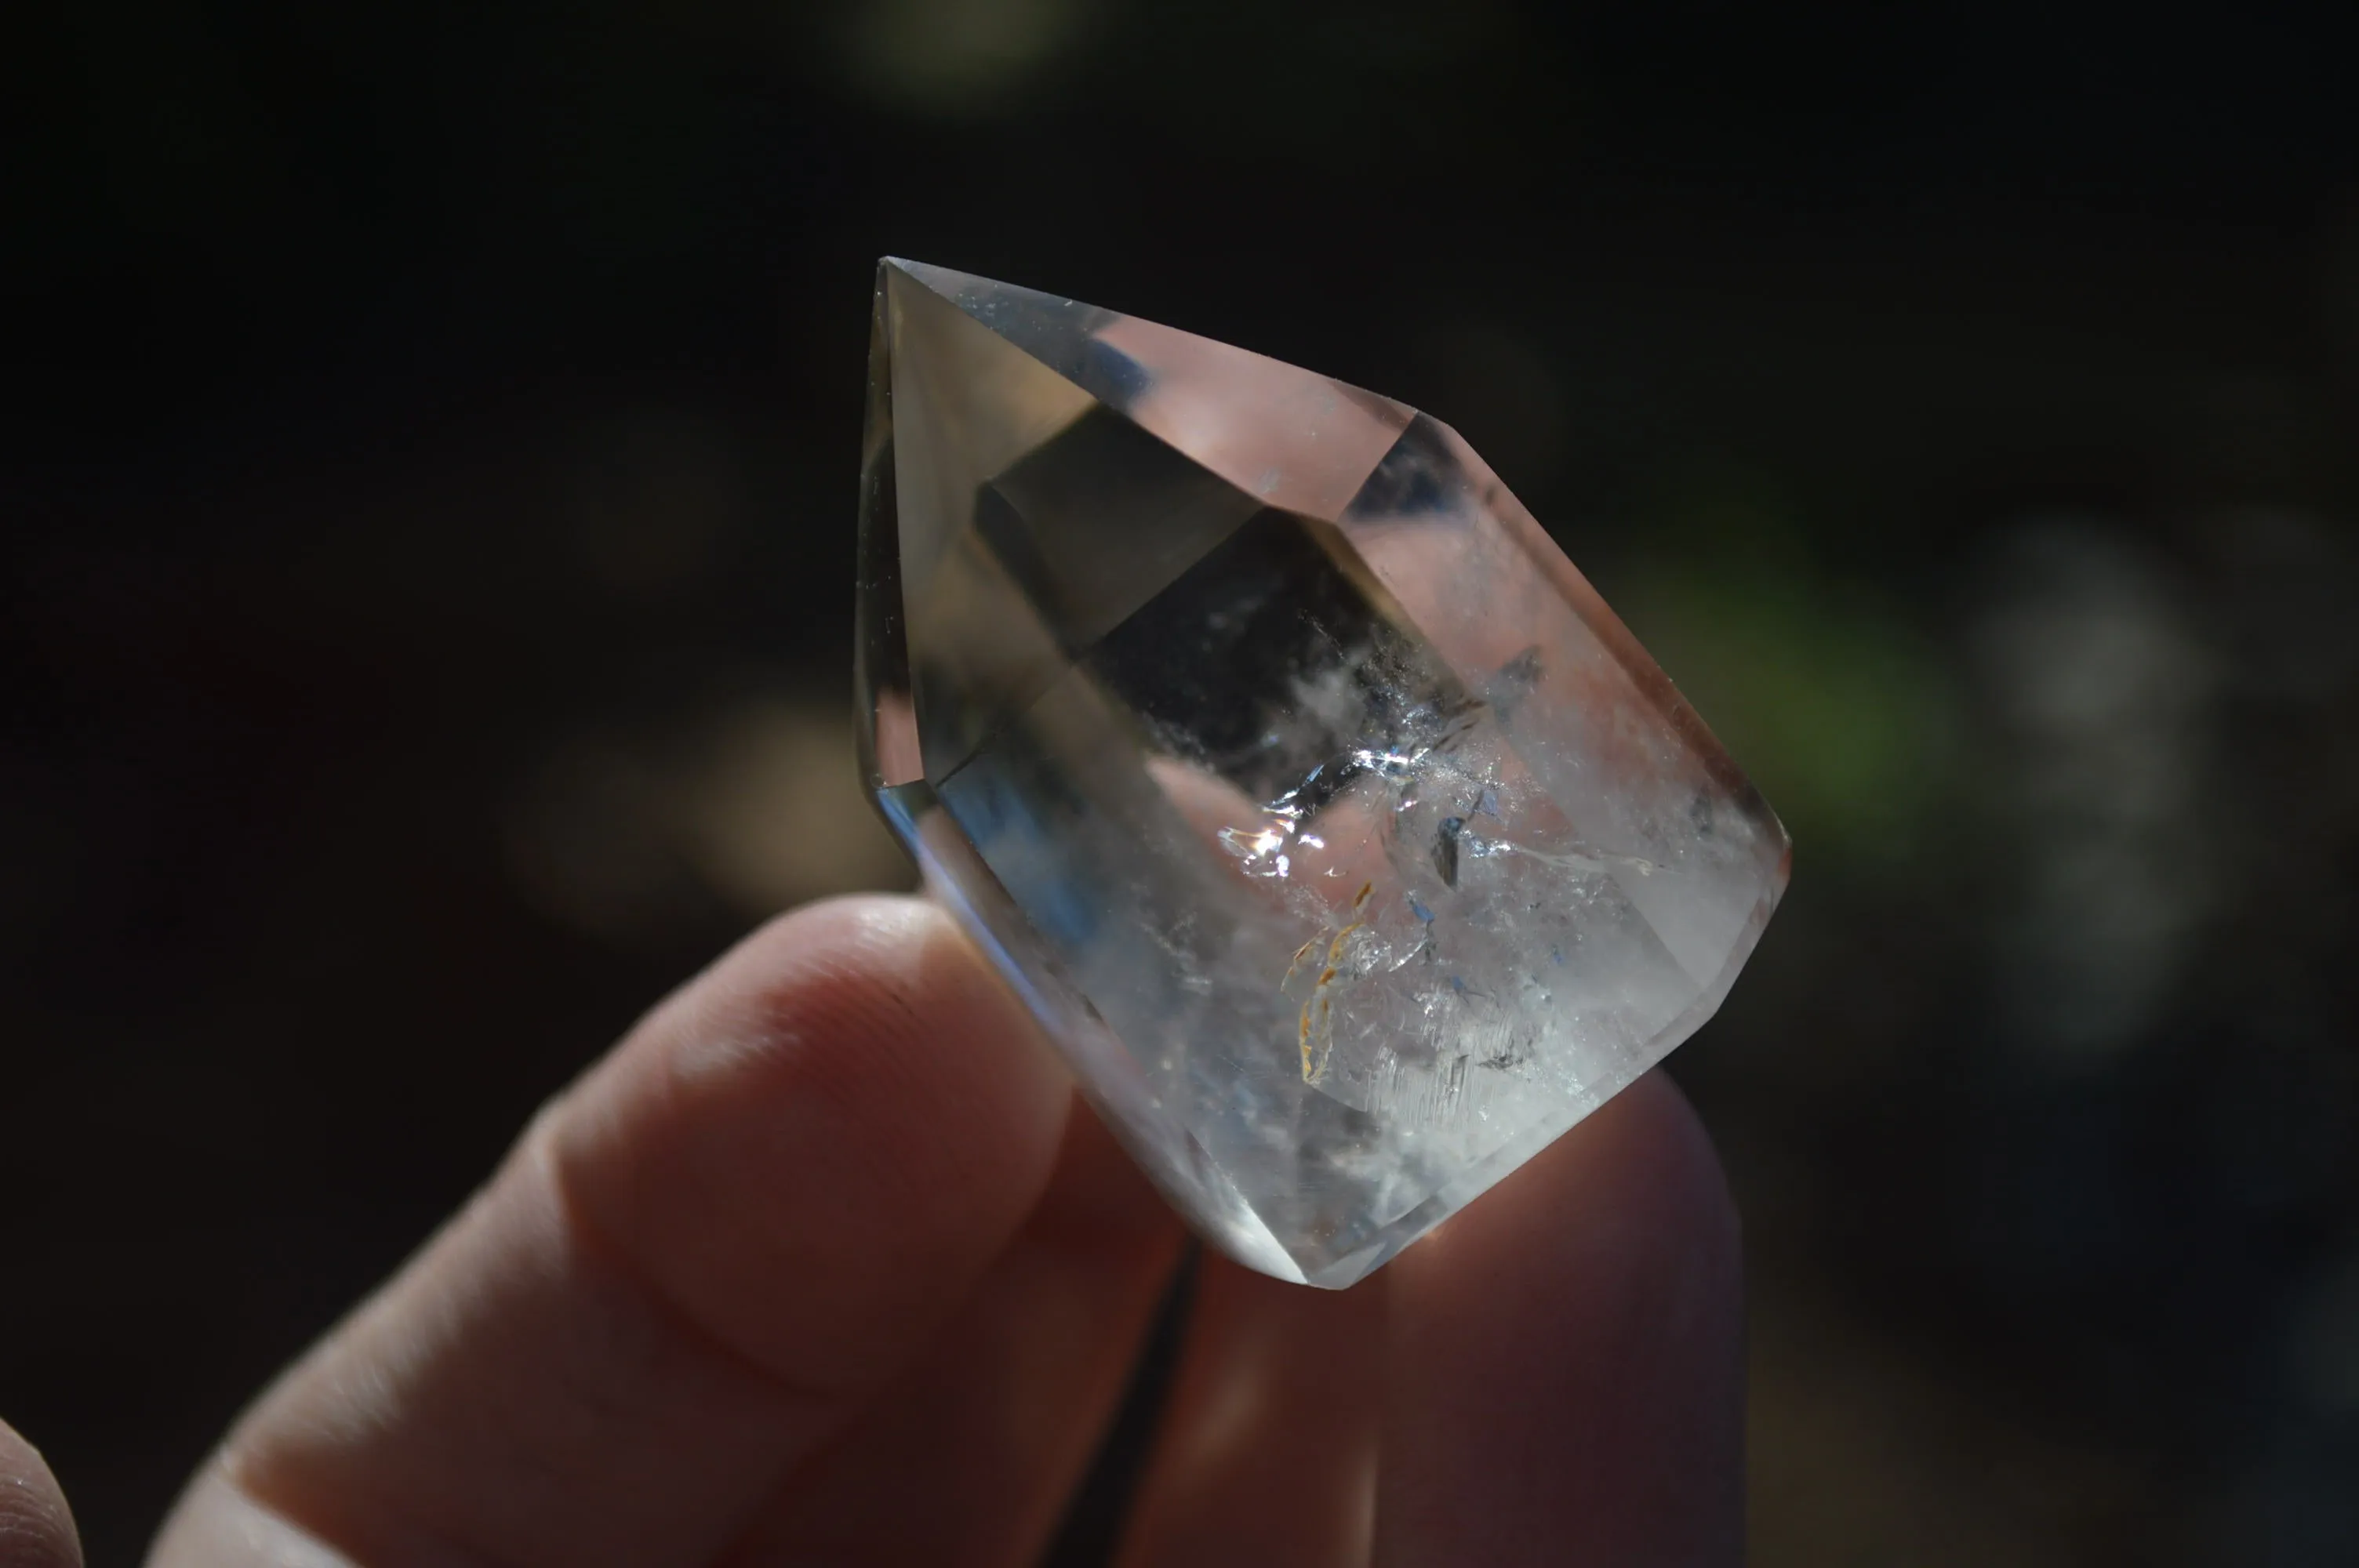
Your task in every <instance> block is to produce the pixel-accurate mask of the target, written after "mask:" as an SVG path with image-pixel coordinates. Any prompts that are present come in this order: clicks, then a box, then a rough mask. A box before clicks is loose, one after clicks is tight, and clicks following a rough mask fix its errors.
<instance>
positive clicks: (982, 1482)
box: [730, 1102, 1180, 1565]
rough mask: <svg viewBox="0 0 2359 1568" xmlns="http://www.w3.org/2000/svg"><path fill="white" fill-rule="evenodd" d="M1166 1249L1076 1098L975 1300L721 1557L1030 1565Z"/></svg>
mask: <svg viewBox="0 0 2359 1568" xmlns="http://www.w3.org/2000/svg"><path fill="white" fill-rule="evenodd" d="M1179 1256H1180V1226H1179V1222H1178V1221H1177V1220H1176V1219H1175V1218H1174V1217H1172V1214H1171V1211H1170V1209H1169V1206H1167V1205H1165V1203H1164V1202H1163V1200H1162V1199H1161V1198H1160V1197H1159V1196H1158V1195H1156V1192H1155V1190H1154V1189H1153V1188H1152V1187H1150V1186H1148V1185H1147V1181H1146V1179H1145V1178H1144V1177H1142V1176H1141V1175H1139V1173H1138V1171H1137V1167H1136V1166H1135V1165H1133V1164H1132V1163H1131V1162H1130V1159H1129V1157H1128V1156H1127V1155H1125V1154H1124V1153H1123V1152H1122V1150H1121V1149H1120V1148H1119V1147H1118V1146H1117V1145H1116V1144H1115V1143H1114V1139H1113V1138H1112V1136H1111V1135H1109V1134H1108V1133H1107V1132H1106V1131H1105V1130H1104V1128H1103V1125H1102V1124H1101V1123H1100V1122H1099V1120H1098V1119H1097V1118H1096V1116H1094V1115H1093V1114H1092V1113H1091V1112H1090V1110H1089V1109H1088V1108H1086V1107H1084V1106H1082V1105H1080V1104H1079V1103H1078V1102H1077V1103H1076V1104H1075V1106H1074V1109H1073V1116H1072V1119H1071V1123H1070V1124H1069V1126H1068V1128H1067V1131H1066V1138H1065V1147H1064V1150H1063V1152H1062V1154H1061V1155H1060V1159H1059V1162H1058V1168H1057V1173H1056V1174H1055V1176H1054V1177H1053V1178H1052V1179H1051V1180H1050V1182H1049V1191H1048V1194H1047V1195H1046V1196H1045V1197H1043V1198H1042V1200H1041V1203H1040V1206H1039V1207H1038V1209H1036V1210H1035V1211H1034V1212H1033V1214H1032V1217H1030V1218H1029V1219H1028V1220H1027V1221H1026V1223H1025V1226H1024V1228H1023V1229H1022V1230H1021V1231H1020V1232H1018V1233H1017V1235H1016V1240H1015V1241H1014V1243H1013V1244H1012V1245H1011V1246H1010V1247H1009V1248H1008V1249H1007V1250H1006V1252H1005V1253H1004V1254H1002V1255H1001V1257H1000V1258H999V1260H998V1261H996V1262H995V1263H994V1264H993V1265H992V1268H991V1271H990V1273H989V1274H987V1275H986V1276H984V1281H983V1283H982V1285H981V1287H980V1288H979V1289H978V1290H977V1291H976V1292H975V1294H974V1297H973V1300H972V1301H970V1302H969V1303H967V1305H966V1306H965V1307H964V1308H963V1309H962V1311H961V1312H960V1314H959V1315H958V1317H957V1318H956V1319H955V1320H953V1321H952V1323H951V1325H950V1326H949V1327H948V1328H947V1329H946V1330H945V1331H944V1332H943V1333H942V1334H941V1335H940V1336H939V1337H938V1338H937V1340H936V1341H935V1343H934V1346H933V1347H932V1348H931V1349H930V1350H929V1351H928V1353H927V1355H926V1357H925V1358H924V1359H923V1360H922V1361H921V1362H919V1365H918V1366H917V1367H916V1368H913V1369H912V1371H911V1372H910V1374H909V1375H908V1376H907V1377H905V1378H904V1379H901V1380H900V1381H899V1382H898V1383H897V1384H896V1385H895V1386H894V1388H893V1389H892V1390H890V1391H889V1392H888V1393H887V1394H886V1396H885V1397H884V1398H882V1399H880V1400H878V1401H877V1403H876V1404H875V1406H874V1407H872V1408H871V1409H870V1410H869V1411H867V1413H865V1414H864V1415H863V1416H862V1417H861V1419H860V1420H859V1422H857V1423H855V1424H854V1425H853V1427H852V1429H851V1430H850V1431H848V1432H847V1433H844V1435H843V1437H842V1438H841V1439H839V1440H838V1441H837V1442H836V1443H835V1444H832V1445H831V1446H830V1447H829V1449H828V1450H827V1451H826V1452H825V1453H823V1454H820V1455H818V1456H817V1457H816V1458H815V1459H814V1460H813V1461H812V1462H811V1463H810V1465H805V1466H804V1467H802V1469H800V1470H799V1471H798V1472H797V1473H796V1474H795V1476H792V1477H791V1478H790V1479H789V1480H788V1483H787V1486H786V1487H785V1489H784V1490H783V1491H782V1492H781V1493H780V1495H779V1496H778V1498H777V1500H776V1501H775V1502H774V1503H773V1504H772V1505H771V1507H770V1508H769V1509H767V1510H766V1512H765V1514H764V1515H763V1517H762V1519H760V1521H759V1522H758V1523H757V1524H756V1527H755V1529H754V1530H752V1531H751V1532H750V1533H749V1534H748V1535H747V1536H746V1537H745V1539H744V1540H743V1541H740V1542H739V1543H738V1547H737V1550H736V1551H734V1552H732V1553H731V1554H730V1560H731V1561H734V1562H742V1563H777V1562H785V1561H792V1562H809V1563H938V1564H945V1565H947V1564H954V1563H1027V1562H1030V1561H1032V1560H1033V1559H1034V1558H1036V1557H1037V1556H1038V1554H1039V1552H1040V1549H1041V1548H1042V1546H1043V1545H1044V1544H1045V1543H1046V1541H1047V1540H1048V1538H1049V1534H1050V1532H1051V1531H1052V1530H1054V1529H1055V1527H1056V1524H1057V1521H1058V1519H1059V1517H1060V1514H1061V1512H1062V1510H1063V1508H1064V1504H1065V1502H1066V1499H1067V1498H1068V1496H1069V1495H1070V1494H1071V1491H1072V1490H1073V1488H1074V1486H1075V1485H1076V1483H1077V1482H1078V1480H1079V1478H1080V1476H1081V1473H1082V1468H1083V1466H1084V1465H1087V1463H1088V1462H1089V1459H1090V1456H1091V1454H1093V1451H1094V1450H1095V1448H1096V1446H1097V1442H1098V1439H1099V1437H1100V1436H1101V1435H1102V1434H1103V1432H1104V1429H1105V1427H1106V1424H1107V1422H1108V1421H1109V1420H1110V1419H1111V1417H1112V1415H1113V1413H1114V1407H1115V1405H1116V1404H1117V1403H1118V1402H1119V1401H1120V1400H1121V1397H1122V1393H1123V1390H1124V1387H1125V1384H1126V1382H1127V1380H1128V1374H1129V1369H1130V1365H1131V1362H1132V1361H1133V1360H1134V1359H1135V1358H1136V1355H1137V1353H1138V1346H1139V1344H1140V1342H1141V1341H1142V1340H1143V1339H1144V1338H1145V1336H1146V1334H1147V1328H1148V1326H1149V1324H1150V1323H1151V1321H1152V1319H1153V1317H1154V1314H1155V1308H1156V1305H1157V1303H1158V1300H1159V1299H1160V1298H1161V1295H1162V1292H1163V1290H1164V1287H1165V1284H1166V1282H1167V1281H1169V1278H1170V1274H1171V1271H1172V1269H1173V1267H1174V1265H1175V1264H1176V1263H1177V1262H1178V1260H1179ZM913 1498H923V1499H924V1500H923V1504H922V1506H912V1499H913Z"/></svg>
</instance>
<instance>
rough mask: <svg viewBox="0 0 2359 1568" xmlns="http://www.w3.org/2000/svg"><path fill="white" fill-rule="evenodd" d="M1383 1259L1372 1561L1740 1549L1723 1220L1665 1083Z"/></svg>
mask: <svg viewBox="0 0 2359 1568" xmlns="http://www.w3.org/2000/svg"><path fill="white" fill-rule="evenodd" d="M1389 1272H1390V1278H1389V1279H1388V1280H1387V1281H1386V1283H1387V1284H1388V1286H1389V1287H1390V1292H1391V1294H1390V1299H1389V1306H1390V1309H1391V1310H1390V1314H1389V1321H1388V1323H1387V1325H1386V1338H1387V1342H1388V1356H1387V1361H1388V1365H1387V1368H1386V1390H1385V1416H1384V1484H1383V1487H1382V1489H1381V1492H1380V1495H1379V1498H1378V1500H1377V1516H1376V1550H1375V1562H1376V1563H1379V1564H1411V1563H1415V1564H1428V1563H1485V1564H1515V1563H1615V1564H1652V1563H1677V1564H1681V1565H1687V1564H1710V1563H1736V1562H1737V1561H1738V1560H1739V1558H1740V1556H1741V1553H1742V1545H1743V1541H1742V1536H1743V1515H1744V1509H1743V1413H1744V1411H1743V1405H1744V1372H1743V1364H1742V1344H1741V1341H1742V1336H1743V1325H1742V1309H1741V1305H1740V1296H1739V1274H1740V1268H1739V1262H1738V1248H1737V1232H1736V1220H1735V1214H1734V1208H1733V1207H1732V1206H1731V1205H1730V1203H1729V1199H1728V1189H1727V1186H1726V1184H1725V1183H1724V1182H1723V1179H1722V1176H1721V1173H1720V1164H1719V1162H1718V1160H1717V1159H1716V1158H1715V1157H1714V1156H1713V1153H1712V1145H1711V1141H1710V1140H1709V1139H1708V1138H1707V1137H1706V1136H1705V1134H1704V1131H1703V1129H1702V1126H1701V1123H1699V1122H1698V1121H1697V1120H1696V1119H1695V1114H1694V1113H1693V1112H1692V1111H1691V1110H1690V1109H1689V1108H1688V1105H1687V1102H1686V1100H1685V1099H1683V1098H1681V1097H1680V1093H1679V1091H1678V1090H1677V1089H1676V1088H1674V1087H1672V1086H1671V1083H1670V1081H1669V1079H1668V1078H1666V1077H1664V1076H1662V1075H1661V1074H1659V1073H1650V1074H1648V1075H1647V1076H1645V1077H1643V1078H1641V1079H1640V1080H1638V1082H1636V1084H1633V1085H1632V1086H1631V1087H1629V1088H1628V1089H1626V1090H1625V1091H1623V1093H1622V1094H1621V1095H1619V1096H1617V1097H1616V1098H1614V1099H1613V1100H1612V1101H1610V1102H1609V1103H1607V1104H1606V1105H1605V1106H1604V1107H1603V1108H1602V1109H1600V1110H1599V1111H1597V1112H1596V1113H1595V1114H1594V1115H1593V1116H1592V1117H1590V1119H1588V1120H1587V1121H1586V1122H1584V1123H1582V1125H1581V1126H1580V1127H1579V1128H1576V1129H1575V1130H1573V1131H1572V1132H1571V1134H1569V1135H1568V1136H1566V1137H1565V1138H1563V1139H1561V1140H1560V1141H1558V1142H1557V1143H1556V1144H1555V1145H1554V1146H1553V1147H1551V1148H1550V1149H1549V1150H1548V1151H1546V1152H1543V1153H1542V1154H1541V1155H1540V1156H1539V1157H1538V1159H1536V1160H1534V1161H1533V1162H1531V1163H1530V1164H1529V1165H1528V1166H1527V1167H1526V1168H1525V1169H1524V1170H1522V1171H1521V1172H1518V1173H1517V1175H1516V1176H1515V1177H1514V1179H1512V1180H1511V1181H1508V1182H1506V1183H1504V1184H1501V1185H1500V1186H1499V1187H1498V1188H1496V1189H1495V1190H1494V1191H1493V1192H1492V1193H1491V1194H1489V1195H1486V1196H1485V1197H1484V1198H1483V1199H1481V1200H1480V1201H1479V1202H1477V1203H1475V1204H1473V1205H1472V1206H1470V1207H1468V1208H1467V1209H1466V1211H1465V1212H1464V1213H1462V1214H1461V1215H1459V1216H1457V1217H1455V1218H1453V1219H1452V1220H1451V1222H1450V1223H1449V1224H1448V1225H1446V1226H1444V1227H1442V1228H1441V1229H1440V1230H1439V1231H1437V1232H1436V1233H1435V1234H1434V1235H1433V1236H1431V1237H1430V1238H1427V1239H1426V1240H1425V1241H1423V1242H1421V1243H1419V1245H1418V1246H1416V1247H1413V1248H1411V1249H1408V1251H1407V1252H1404V1253H1403V1254H1402V1255H1401V1256H1400V1258H1399V1259H1398V1260H1397V1261H1396V1262H1395V1263H1394V1264H1393V1266H1392V1268H1391V1270H1390V1271H1389Z"/></svg>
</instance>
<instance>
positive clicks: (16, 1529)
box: [0, 1422, 82, 1568]
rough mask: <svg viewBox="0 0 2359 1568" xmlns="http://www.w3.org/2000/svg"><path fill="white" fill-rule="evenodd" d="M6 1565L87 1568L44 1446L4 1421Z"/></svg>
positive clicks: (1, 1539)
mask: <svg viewBox="0 0 2359 1568" xmlns="http://www.w3.org/2000/svg"><path fill="white" fill-rule="evenodd" d="M0 1568H82V1544H81V1541H80V1540H79V1539H78V1538H77V1537H76V1536H75V1534H74V1524H73V1514H72V1512H71V1510H70V1509H67V1507H66V1495H65V1493H64V1492H62V1491H60V1489H59V1487H58V1478H57V1477H56V1476H52V1475H50V1474H49V1462H48V1461H47V1460H44V1459H43V1458H42V1457H41V1454H40V1451H39V1450H38V1449H37V1448H35V1447H34V1446H33V1445H32V1444H29V1443H27V1442H26V1441H25V1440H24V1439H23V1438H21V1437H19V1436H17V1435H16V1431H15V1430H14V1429H13V1428H11V1427H10V1426H9V1425H8V1424H7V1423H6V1422H0Z"/></svg>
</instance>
